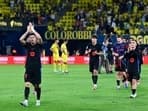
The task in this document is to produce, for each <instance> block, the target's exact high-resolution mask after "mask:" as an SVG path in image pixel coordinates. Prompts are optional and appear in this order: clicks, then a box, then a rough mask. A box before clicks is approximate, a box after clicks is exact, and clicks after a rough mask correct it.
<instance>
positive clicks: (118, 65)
mask: <svg viewBox="0 0 148 111" xmlns="http://www.w3.org/2000/svg"><path fill="white" fill-rule="evenodd" d="M125 70H126V64H125V63H124V61H123V60H120V59H118V58H115V71H121V72H122V71H125Z"/></svg>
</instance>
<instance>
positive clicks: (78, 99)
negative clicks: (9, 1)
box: [0, 65, 148, 111]
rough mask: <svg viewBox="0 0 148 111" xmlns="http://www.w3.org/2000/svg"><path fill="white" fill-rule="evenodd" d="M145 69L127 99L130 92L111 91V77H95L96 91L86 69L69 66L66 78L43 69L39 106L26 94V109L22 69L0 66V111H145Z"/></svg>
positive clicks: (147, 95)
mask: <svg viewBox="0 0 148 111" xmlns="http://www.w3.org/2000/svg"><path fill="white" fill-rule="evenodd" d="M147 67H148V66H146V65H145V66H143V68H142V80H141V84H140V85H139V87H138V96H137V98H135V99H129V95H130V88H128V89H125V88H123V87H122V88H121V89H120V90H117V89H116V88H115V86H116V85H115V74H112V75H107V74H102V75H100V76H99V88H98V89H97V90H95V91H93V90H92V87H91V84H92V83H91V75H90V74H89V72H88V66H87V65H71V66H70V67H69V70H70V73H69V75H64V74H58V73H57V74H55V73H53V72H52V66H51V65H44V66H43V73H42V75H43V76H42V97H41V106H40V107H36V106H35V96H34V95H33V94H32V92H31V94H30V99H29V107H27V108H24V107H22V106H20V105H19V102H20V101H22V100H23V90H24V81H23V73H24V66H23V65H0V111H147V110H148V105H147V104H148V93H147V91H148V86H147V85H148V83H147V80H148V74H147V72H148V68H147Z"/></svg>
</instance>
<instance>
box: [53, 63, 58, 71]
mask: <svg viewBox="0 0 148 111" xmlns="http://www.w3.org/2000/svg"><path fill="white" fill-rule="evenodd" d="M53 69H54V71H56V70H57V65H56V63H55V62H54V63H53Z"/></svg>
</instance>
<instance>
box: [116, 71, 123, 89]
mask: <svg viewBox="0 0 148 111" xmlns="http://www.w3.org/2000/svg"><path fill="white" fill-rule="evenodd" d="M121 78H122V73H121V72H120V71H118V72H117V76H116V82H117V89H119V88H120V81H121Z"/></svg>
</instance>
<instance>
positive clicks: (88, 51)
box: [85, 46, 91, 55]
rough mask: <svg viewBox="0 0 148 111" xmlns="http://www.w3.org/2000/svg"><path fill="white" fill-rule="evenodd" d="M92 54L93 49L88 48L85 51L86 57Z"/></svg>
mask: <svg viewBox="0 0 148 111" xmlns="http://www.w3.org/2000/svg"><path fill="white" fill-rule="evenodd" d="M90 52H91V48H90V47H89V46H87V47H86V50H85V55H88V54H90Z"/></svg>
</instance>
